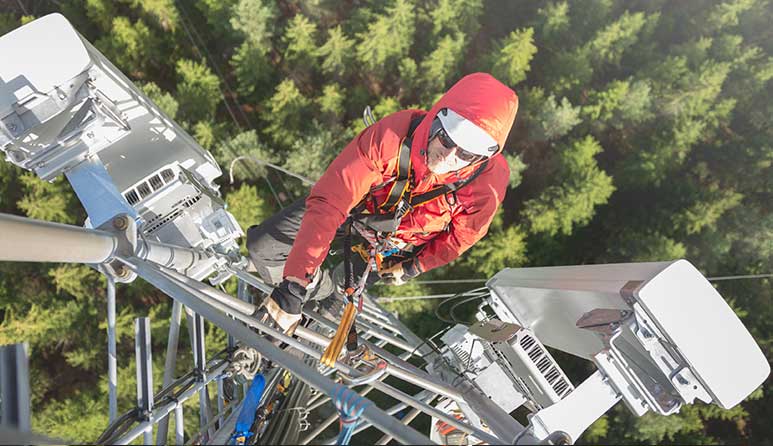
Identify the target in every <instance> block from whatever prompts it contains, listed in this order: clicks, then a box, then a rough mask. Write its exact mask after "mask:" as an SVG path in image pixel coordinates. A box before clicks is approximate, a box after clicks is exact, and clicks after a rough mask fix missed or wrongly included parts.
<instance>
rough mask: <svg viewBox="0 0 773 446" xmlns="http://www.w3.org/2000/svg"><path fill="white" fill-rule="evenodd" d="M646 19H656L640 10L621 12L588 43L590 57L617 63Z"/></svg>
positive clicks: (603, 61) (604, 61)
mask: <svg viewBox="0 0 773 446" xmlns="http://www.w3.org/2000/svg"><path fill="white" fill-rule="evenodd" d="M646 20H657V15H655V16H653V17H646V16H645V15H644V13H641V12H637V13H634V14H629V13H628V11H626V12H625V13H623V15H622V16H621V17H620V18H619V19H618V20H617V21H615V22H614V23H612V24H610V25H608V26H607V27H605V28H604V29H602V30H600V31H599V32H598V33H597V34H596V36H595V37H594V38H593V40H591V41H590V42H589V43H588V46H589V49H590V54H591V57H593V58H594V59H595V60H596V61H597V62H598V63H613V64H617V63H619V62H620V58H621V57H622V55H623V52H624V51H625V50H626V49H628V48H629V47H631V46H632V45H633V44H634V43H636V40H637V34H638V33H639V31H641V29H642V28H643V27H644V24H645V21H646Z"/></svg>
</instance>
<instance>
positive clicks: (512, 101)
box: [411, 73, 518, 177]
mask: <svg viewBox="0 0 773 446" xmlns="http://www.w3.org/2000/svg"><path fill="white" fill-rule="evenodd" d="M443 108H450V109H451V110H453V111H455V112H456V113H458V114H459V115H461V116H462V117H464V118H465V119H468V120H470V121H472V122H473V123H475V125H477V126H478V127H480V128H481V129H483V130H485V131H486V133H488V134H489V135H491V137H492V138H494V139H495V140H496V141H497V143H498V144H499V150H498V151H497V153H496V154H495V155H492V157H493V156H496V155H498V154H499V153H501V152H502V150H503V148H504V145H505V141H507V135H508V134H510V129H511V128H512V127H513V124H514V123H515V115H516V113H517V112H518V96H517V95H516V94H515V92H514V91H513V90H512V89H510V88H509V87H507V86H506V85H504V84H503V83H501V82H499V81H498V80H496V79H495V78H494V76H492V75H490V74H488V73H473V74H469V75H467V76H465V77H463V78H461V79H460V80H459V81H458V82H457V83H455V84H454V85H453V86H452V87H451V88H450V89H448V91H447V92H446V93H445V94H444V95H443V96H442V97H441V98H440V99H439V100H438V101H437V103H435V105H434V106H433V107H432V109H431V110H430V111H429V113H427V115H426V116H425V117H424V119H423V120H422V122H421V124H419V126H418V127H417V128H416V131H415V132H414V136H413V143H412V144H411V158H412V162H413V164H414V166H415V173H416V175H417V176H419V177H422V176H423V175H424V174H426V173H427V170H428V169H427V167H426V166H427V163H426V159H425V156H424V154H425V152H426V148H427V143H428V141H427V139H428V137H429V132H430V127H431V126H432V121H433V120H434V119H435V116H437V114H438V112H439V111H440V110H442V109H443ZM471 167H473V166H467V167H465V168H463V169H461V170H460V171H459V172H458V173H459V174H460V176H465V174H466V173H467V171H470V172H472V170H473V169H471ZM447 175H448V174H447Z"/></svg>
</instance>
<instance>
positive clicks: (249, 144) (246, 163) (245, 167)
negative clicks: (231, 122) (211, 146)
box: [213, 130, 277, 181]
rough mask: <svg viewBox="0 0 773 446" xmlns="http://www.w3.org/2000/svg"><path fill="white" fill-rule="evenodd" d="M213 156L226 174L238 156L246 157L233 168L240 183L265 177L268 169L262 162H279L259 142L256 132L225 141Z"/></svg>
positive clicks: (238, 135) (248, 132) (245, 133)
mask: <svg viewBox="0 0 773 446" xmlns="http://www.w3.org/2000/svg"><path fill="white" fill-rule="evenodd" d="M213 154H214V156H215V159H216V160H217V162H218V163H219V164H220V167H221V168H222V169H223V170H224V171H226V172H227V171H228V170H229V168H230V166H231V162H232V161H233V160H234V159H235V158H236V157H237V156H244V157H245V158H244V159H243V160H241V161H238V162H237V163H236V164H235V165H234V168H233V174H234V178H235V179H237V180H240V181H245V180H252V181H255V180H256V179H257V178H255V177H254V175H257V176H258V177H260V176H265V175H266V168H265V165H264V164H261V163H260V162H261V161H264V162H270V163H271V162H276V161H277V159H276V157H275V156H274V155H273V154H272V153H271V151H269V150H268V148H267V147H266V146H265V145H264V144H262V143H261V142H260V141H259V140H258V133H257V132H256V131H255V130H249V131H246V132H242V133H239V134H237V135H235V136H234V137H232V138H230V139H227V140H225V141H223V142H222V143H221V144H220V145H218V146H217V147H216V148H215V150H214V151H213ZM256 160H257V161H256Z"/></svg>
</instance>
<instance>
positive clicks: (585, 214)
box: [522, 136, 615, 235]
mask: <svg viewBox="0 0 773 446" xmlns="http://www.w3.org/2000/svg"><path fill="white" fill-rule="evenodd" d="M601 150H602V149H601V145H599V143H598V142H597V141H596V140H594V139H593V137H591V136H588V137H586V138H584V139H581V140H576V141H574V142H573V143H572V144H571V145H568V146H565V147H563V148H562V149H561V151H560V161H561V166H560V168H559V171H558V173H557V175H556V176H557V177H558V178H559V179H560V183H559V184H557V185H552V186H549V187H547V188H546V189H545V190H544V191H543V192H542V193H541V194H540V196H539V197H537V198H534V199H531V200H528V201H527V202H526V203H525V205H524V209H523V211H522V216H523V217H524V218H525V219H526V220H527V221H528V222H529V230H530V231H531V232H532V233H540V232H545V233H548V234H550V235H555V234H558V233H562V234H565V235H569V234H571V233H572V230H573V228H574V227H575V226H578V225H579V226H582V225H586V224H588V223H589V222H590V221H591V219H592V218H593V215H594V213H595V208H596V206H599V205H601V204H604V203H606V202H607V200H608V199H609V197H610V195H612V192H613V191H614V190H615V186H614V185H613V184H612V178H611V177H610V176H609V175H607V174H606V173H605V172H604V171H602V170H601V169H599V168H598V165H597V164H596V160H595V159H594V156H595V155H596V154H598V153H599V152H601Z"/></svg>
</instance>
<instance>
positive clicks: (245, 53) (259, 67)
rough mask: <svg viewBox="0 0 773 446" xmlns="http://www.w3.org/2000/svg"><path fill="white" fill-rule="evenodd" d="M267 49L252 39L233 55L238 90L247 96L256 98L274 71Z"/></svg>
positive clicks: (232, 63)
mask: <svg viewBox="0 0 773 446" xmlns="http://www.w3.org/2000/svg"><path fill="white" fill-rule="evenodd" d="M266 53H267V52H266V50H265V48H263V47H260V46H257V45H255V44H254V43H251V42H250V41H245V42H244V43H242V44H241V45H240V46H239V47H238V48H237V49H236V52H234V55H233V57H231V66H233V68H234V74H235V75H236V80H237V88H236V91H237V92H238V93H239V94H240V95H242V96H244V97H247V98H254V97H255V96H256V93H258V92H259V91H260V86H261V85H264V84H265V83H266V82H267V80H268V79H270V78H271V73H272V71H273V68H272V66H271V65H270V63H269V60H268V57H267V54H266Z"/></svg>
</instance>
